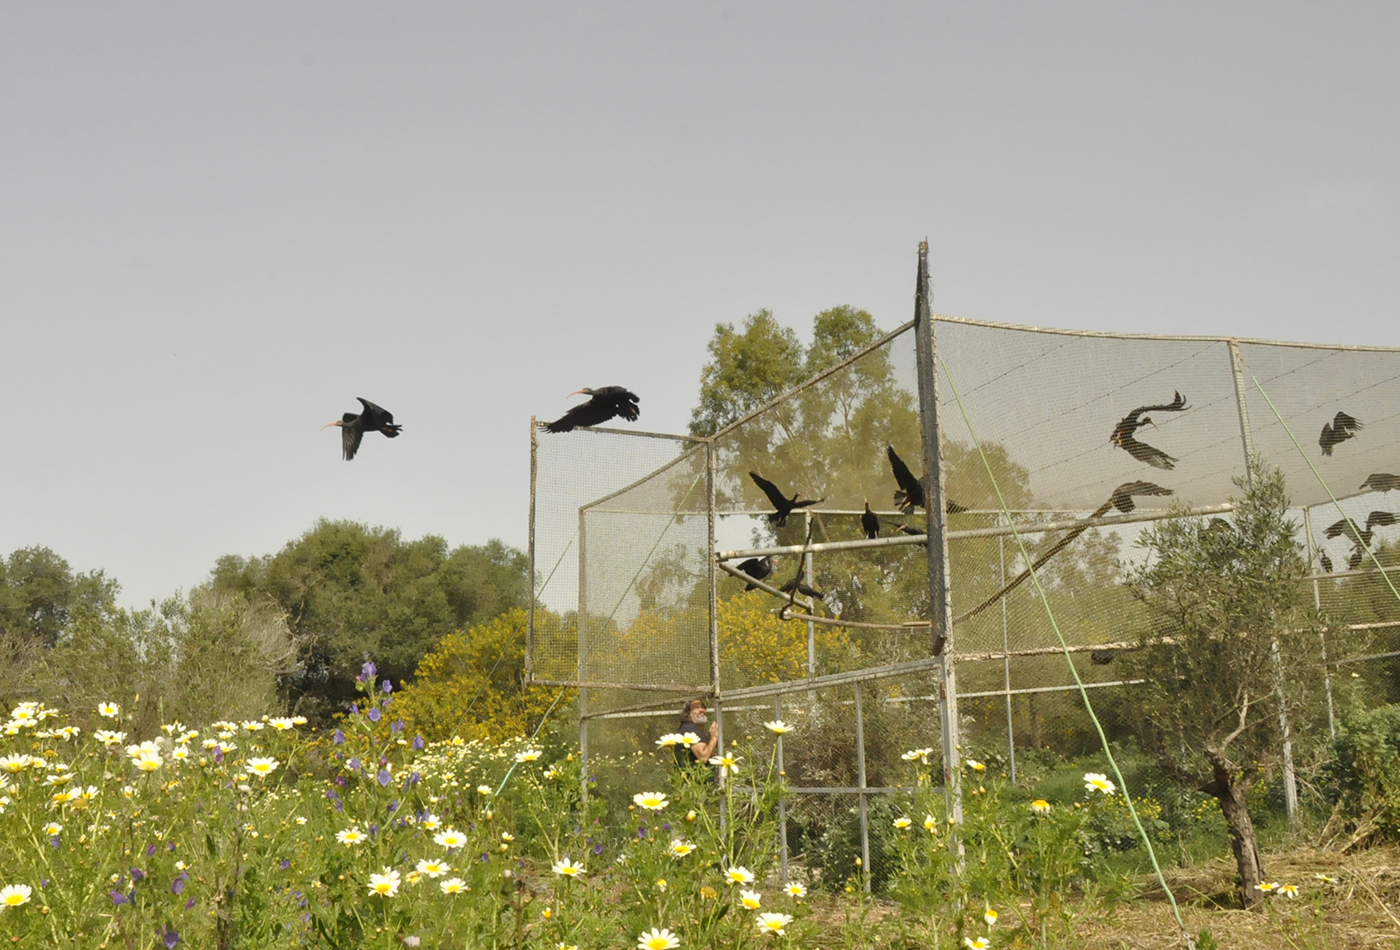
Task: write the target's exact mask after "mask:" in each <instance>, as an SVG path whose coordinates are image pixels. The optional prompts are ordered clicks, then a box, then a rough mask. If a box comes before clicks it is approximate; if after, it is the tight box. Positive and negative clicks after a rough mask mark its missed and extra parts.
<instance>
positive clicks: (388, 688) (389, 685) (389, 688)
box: [380, 680, 394, 693]
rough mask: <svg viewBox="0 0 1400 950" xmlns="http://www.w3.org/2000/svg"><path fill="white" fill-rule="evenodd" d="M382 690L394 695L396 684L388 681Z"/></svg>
mask: <svg viewBox="0 0 1400 950" xmlns="http://www.w3.org/2000/svg"><path fill="white" fill-rule="evenodd" d="M380 688H381V689H382V690H384V692H386V693H392V692H393V691H394V684H393V683H391V682H389V681H388V680H385V681H384V685H383V686H381V687H380Z"/></svg>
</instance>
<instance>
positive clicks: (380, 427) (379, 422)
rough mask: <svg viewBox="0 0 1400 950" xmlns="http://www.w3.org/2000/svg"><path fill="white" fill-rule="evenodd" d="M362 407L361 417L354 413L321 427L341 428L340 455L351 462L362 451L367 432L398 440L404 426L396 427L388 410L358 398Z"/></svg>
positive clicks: (392, 415)
mask: <svg viewBox="0 0 1400 950" xmlns="http://www.w3.org/2000/svg"><path fill="white" fill-rule="evenodd" d="M355 398H356V399H358V400H359V401H360V405H362V406H364V407H365V408H364V411H363V412H361V413H360V414H359V415H355V413H353V412H347V413H345V414H343V415H342V416H341V417H340V418H339V419H337V420H336V421H335V422H327V423H326V424H325V425H323V426H321V428H322V429H329V428H330V427H331V426H339V427H340V454H341V456H342V457H343V458H344V459H345V461H347V462H348V461H350V460H351V459H352V458H354V457H355V453H356V452H358V451H359V450H360V440H361V439H363V438H364V437H365V433H366V432H382V433H383V434H384V435H386V436H387V437H389V438H391V439H396V438H398V436H399V432H401V431H402V430H403V426H397V425H394V414H393V413H392V412H390V411H389V410H387V409H384V408H382V407H380V406H376V405H375V404H374V403H372V402H370V401H369V400H368V399H365V398H364V397H363V396H356V397H355Z"/></svg>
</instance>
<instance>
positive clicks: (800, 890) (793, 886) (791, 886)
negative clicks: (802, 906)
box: [783, 881, 807, 897]
mask: <svg viewBox="0 0 1400 950" xmlns="http://www.w3.org/2000/svg"><path fill="white" fill-rule="evenodd" d="M783 890H785V891H787V892H788V896H789V897H806V896H807V885H806V884H803V883H801V882H799V881H788V883H787V886H786V887H784V888H783Z"/></svg>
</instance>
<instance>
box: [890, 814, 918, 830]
mask: <svg viewBox="0 0 1400 950" xmlns="http://www.w3.org/2000/svg"><path fill="white" fill-rule="evenodd" d="M913 823H914V822H913V821H912V820H910V819H908V818H905V817H903V816H902V815H901V816H900V817H898V818H896V819H895V820H894V826H895V827H896V828H898V829H899V830H900V831H903V830H904V829H905V828H908V827H909V826H910V825H912V824H913Z"/></svg>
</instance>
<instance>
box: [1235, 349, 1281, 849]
mask: <svg viewBox="0 0 1400 950" xmlns="http://www.w3.org/2000/svg"><path fill="white" fill-rule="evenodd" d="M1228 345H1229V347H1230V372H1231V374H1232V375H1233V377H1234V381H1235V407H1236V409H1237V410H1238V412H1239V417H1240V443H1241V444H1242V445H1243V446H1244V479H1245V485H1246V486H1249V487H1251V488H1252V487H1253V486H1254V437H1253V435H1252V434H1251V433H1250V430H1249V404H1248V402H1247V401H1246V399H1245V388H1244V361H1243V360H1242V359H1240V345H1239V342H1238V341H1236V340H1230V341H1228ZM1269 655H1270V656H1271V657H1272V659H1273V663H1274V683H1275V692H1276V693H1277V695H1278V699H1279V708H1278V726H1279V731H1280V732H1281V733H1282V734H1283V802H1284V807H1285V809H1286V810H1287V811H1288V820H1289V822H1290V823H1296V822H1297V821H1298V773H1297V771H1296V770H1295V769H1294V767H1293V734H1292V732H1291V731H1290V730H1289V727H1288V712H1287V710H1286V709H1285V707H1284V702H1283V676H1282V666H1281V665H1280V663H1279V652H1278V638H1277V637H1276V638H1275V639H1274V641H1273V643H1272V644H1270V645H1269Z"/></svg>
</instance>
